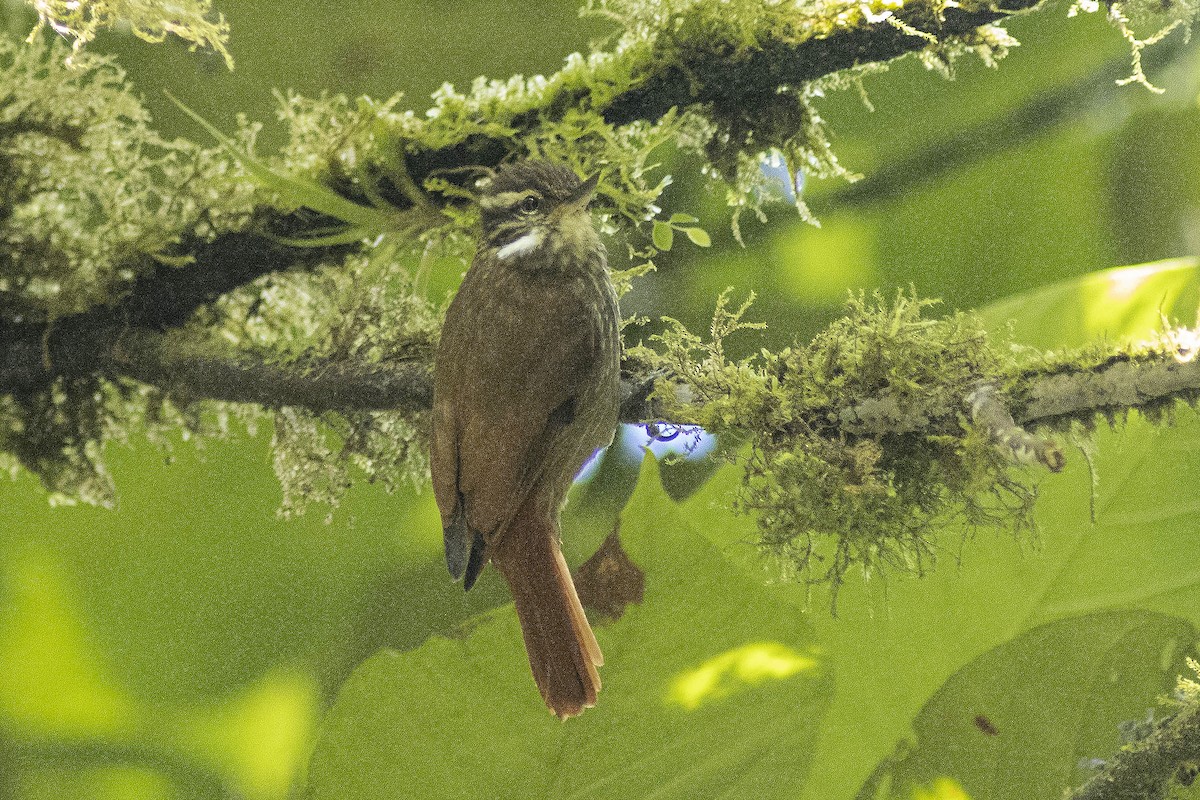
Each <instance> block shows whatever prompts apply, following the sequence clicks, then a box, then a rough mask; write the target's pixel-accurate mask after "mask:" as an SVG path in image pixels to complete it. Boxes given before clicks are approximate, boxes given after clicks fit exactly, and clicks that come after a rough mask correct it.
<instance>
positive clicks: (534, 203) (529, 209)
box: [521, 195, 539, 214]
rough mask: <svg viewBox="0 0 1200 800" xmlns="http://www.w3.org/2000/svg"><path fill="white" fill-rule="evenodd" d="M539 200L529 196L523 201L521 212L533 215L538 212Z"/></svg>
mask: <svg viewBox="0 0 1200 800" xmlns="http://www.w3.org/2000/svg"><path fill="white" fill-rule="evenodd" d="M538 205H539V202H538V199H537V198H536V197H534V196H533V195H529V196H528V197H526V198H525V199H524V200H522V201H521V211H522V212H523V213H525V214H532V213H533V212H535V211H537V210H538Z"/></svg>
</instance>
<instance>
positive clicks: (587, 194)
mask: <svg viewBox="0 0 1200 800" xmlns="http://www.w3.org/2000/svg"><path fill="white" fill-rule="evenodd" d="M598 183H600V173H599V172H597V173H596V174H595V175H593V176H592V177H590V178H588V179H587V180H586V181H584V182H583V183H581V184H580V185H579V188H578V189H576V190H575V191H574V192H572V193H571V196H570V197H568V198H567V199H566V200H564V201H563V203H562V208H563V209H564V210H567V211H583V210H584V209H586V208H587V204H588V203H589V202H590V201H591V199H592V195H593V194H595V193H596V184H598Z"/></svg>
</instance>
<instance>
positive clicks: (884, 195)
mask: <svg viewBox="0 0 1200 800" xmlns="http://www.w3.org/2000/svg"><path fill="white" fill-rule="evenodd" d="M1194 51H1195V46H1194V45H1192V46H1189V45H1188V44H1187V43H1186V42H1185V41H1184V40H1183V38H1182V37H1179V38H1175V39H1169V40H1167V41H1165V42H1162V43H1160V44H1159V45H1158V46H1157V47H1153V48H1151V49H1149V50H1147V51H1146V53H1145V55H1144V56H1143V58H1142V62H1143V67H1144V69H1145V70H1146V72H1147V73H1150V74H1157V73H1158V72H1159V71H1161V70H1163V69H1165V68H1166V67H1168V66H1170V65H1172V64H1174V63H1176V62H1177V61H1179V60H1180V59H1181V58H1182V57H1183V56H1184V55H1185V54H1188V53H1192V52H1194ZM1128 74H1129V56H1128V55H1127V54H1125V55H1122V56H1120V57H1119V58H1113V59H1110V60H1109V61H1107V62H1105V63H1104V64H1103V65H1102V66H1101V67H1100V68H1099V69H1097V70H1095V71H1093V72H1091V73H1089V74H1088V75H1087V76H1085V77H1084V78H1082V79H1081V80H1079V81H1077V82H1075V83H1073V84H1069V85H1066V86H1060V87H1056V88H1053V89H1050V90H1049V91H1045V92H1041V93H1039V94H1035V95H1033V96H1032V97H1030V98H1029V99H1028V100H1026V101H1025V102H1024V103H1022V104H1021V105H1019V106H1017V107H1015V108H1013V109H1011V110H1009V111H1007V112H1005V113H1003V114H1001V115H999V116H996V117H993V118H990V119H987V120H985V121H983V122H981V123H979V124H978V125H973V126H969V127H966V128H963V129H961V130H959V131H957V132H955V133H953V134H951V135H949V136H947V137H946V138H944V139H941V140H938V141H935V142H930V143H928V144H926V145H925V146H923V147H921V148H920V149H919V150H916V151H915V152H913V153H910V154H907V155H901V157H898V158H895V159H892V160H889V161H888V162H887V163H886V164H884V165H882V166H881V167H880V168H879V169H878V170H877V171H875V172H873V173H872V174H870V175H867V176H866V177H864V178H863V179H862V180H859V181H855V182H854V183H848V184H845V185H844V186H842V187H840V188H838V189H835V190H834V191H832V192H830V193H829V194H828V195H825V196H822V197H820V198H814V199H813V200H812V205H813V208H814V209H816V210H817V213H818V214H819V213H820V210H821V209H823V208H831V207H834V206H861V205H868V204H871V203H880V202H886V201H889V200H894V199H896V198H899V197H903V196H905V195H906V194H907V193H909V192H911V191H913V190H914V189H915V188H916V187H919V186H924V185H927V184H931V183H934V182H935V181H937V180H939V179H941V178H942V177H943V176H945V175H946V174H948V173H951V172H954V171H955V170H958V169H961V168H963V167H965V166H968V165H970V164H974V163H978V162H980V161H982V160H983V159H985V158H988V157H990V156H993V155H995V154H997V153H1003V152H1008V151H1010V150H1013V149H1015V148H1017V147H1020V146H1022V145H1024V144H1026V143H1027V142H1029V141H1031V140H1033V139H1036V138H1037V137H1039V136H1043V135H1045V134H1046V133H1047V132H1048V131H1050V130H1053V129H1054V128H1056V127H1058V126H1060V125H1063V124H1065V123H1068V122H1070V121H1072V120H1075V119H1079V118H1081V117H1083V116H1084V115H1085V114H1089V113H1091V114H1094V113H1096V108H1097V106H1098V105H1100V98H1101V97H1106V96H1113V97H1114V98H1116V95H1113V94H1112V87H1113V86H1114V85H1115V84H1116V82H1117V81H1119V80H1120V79H1121V78H1123V77H1125V76H1127V75H1128ZM1133 108H1134V106H1131V105H1130V104H1129V103H1128V102H1125V101H1121V100H1117V99H1114V101H1113V102H1111V103H1109V104H1107V106H1106V109H1105V117H1106V120H1107V122H1108V124H1109V125H1116V124H1117V122H1118V121H1119V120H1120V119H1121V118H1122V117H1124V116H1127V115H1128V114H1130V113H1132V109H1133Z"/></svg>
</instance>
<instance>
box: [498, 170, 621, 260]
mask: <svg viewBox="0 0 1200 800" xmlns="http://www.w3.org/2000/svg"><path fill="white" fill-rule="evenodd" d="M598 179H599V175H593V176H592V177H590V178H588V179H587V180H580V179H579V178H578V177H577V176H576V175H575V173H574V172H572V171H571V170H570V169H568V168H567V167H565V166H563V165H562V164H555V163H553V162H550V161H537V160H531V161H518V162H516V163H513V164H506V165H505V166H503V167H501V168H500V169H499V170H497V171H496V174H495V176H494V177H493V178H492V179H491V181H490V182H489V183H488V185H487V186H486V187H485V188H484V191H483V194H482V195H481V196H480V198H479V208H480V216H481V219H482V222H483V242H482V245H481V247H482V249H485V250H487V251H489V252H490V254H491V255H492V256H493V257H494V258H496V259H497V260H499V261H500V262H502V263H506V264H510V265H512V266H514V267H515V268H517V269H522V270H530V271H536V270H542V269H560V270H569V269H573V268H576V267H577V266H584V265H586V264H589V263H590V262H591V261H593V260H594V259H593V254H595V253H597V252H598V253H600V254H603V245H601V243H600V239H599V237H598V236H597V235H596V229H595V227H594V226H593V225H592V216H591V213H590V212H589V211H588V202H589V201H590V200H591V199H592V194H593V193H594V192H595V191H596V183H597V181H598Z"/></svg>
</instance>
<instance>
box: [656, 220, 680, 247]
mask: <svg viewBox="0 0 1200 800" xmlns="http://www.w3.org/2000/svg"><path fill="white" fill-rule="evenodd" d="M650 238H651V239H652V240H653V241H654V246H655V247H657V248H658V249H659V250H662V251H663V252H666V251H667V250H670V249H671V245H672V244H673V243H674V242H675V231H674V230H672V228H671V226H670V225H669V224H668V223H666V222H655V223H654V230H653V231H652V232H651V234H650Z"/></svg>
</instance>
